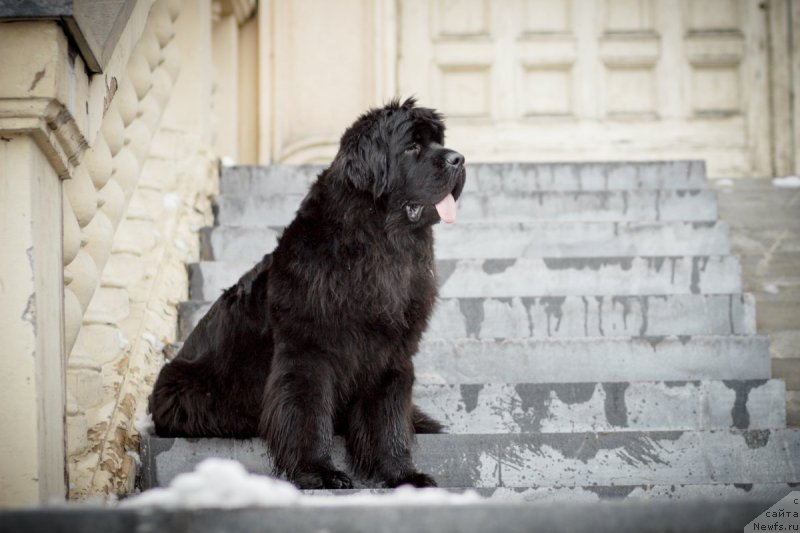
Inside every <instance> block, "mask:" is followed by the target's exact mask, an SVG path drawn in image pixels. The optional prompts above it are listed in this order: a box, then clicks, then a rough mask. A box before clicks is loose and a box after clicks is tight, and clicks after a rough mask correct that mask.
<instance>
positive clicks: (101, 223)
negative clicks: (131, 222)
mask: <svg viewBox="0 0 800 533" xmlns="http://www.w3.org/2000/svg"><path fill="white" fill-rule="evenodd" d="M83 234H84V235H86V236H87V237H88V239H89V242H87V243H86V246H84V250H86V252H87V253H88V254H89V255H90V256H92V259H93V260H94V262H95V265H96V266H97V271H98V272H102V271H103V268H104V267H105V265H106V261H108V256H109V255H111V245H112V243H113V242H114V225H113V224H112V223H111V220H110V219H109V218H108V216H107V215H106V214H105V213H104V212H103V211H98V212H97V213H96V214H95V216H94V218H93V219H92V221H91V222H90V223H89V224H88V225H87V226H86V227H85V228H83Z"/></svg>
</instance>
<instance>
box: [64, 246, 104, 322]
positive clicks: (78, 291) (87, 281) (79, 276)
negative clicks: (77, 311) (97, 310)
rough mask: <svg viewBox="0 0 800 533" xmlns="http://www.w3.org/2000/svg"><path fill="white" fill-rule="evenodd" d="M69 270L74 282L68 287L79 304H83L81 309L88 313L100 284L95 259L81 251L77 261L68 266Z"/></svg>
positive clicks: (76, 257) (76, 258)
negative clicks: (87, 310) (87, 309)
mask: <svg viewBox="0 0 800 533" xmlns="http://www.w3.org/2000/svg"><path fill="white" fill-rule="evenodd" d="M67 270H68V271H69V272H70V273H71V275H72V281H71V282H70V283H69V285H67V287H68V288H69V290H71V291H72V292H73V293H75V296H76V297H77V298H78V302H79V303H80V304H81V309H82V312H81V314H82V313H83V311H86V308H87V307H89V302H90V301H91V299H92V295H93V294H94V291H95V289H96V288H97V283H98V282H99V275H98V273H97V266H96V265H95V263H94V259H92V256H90V255H89V254H88V253H87V252H86V250H84V249H81V250H80V251H79V252H78V255H76V256H75V259H73V260H72V262H71V263H70V264H69V265H67Z"/></svg>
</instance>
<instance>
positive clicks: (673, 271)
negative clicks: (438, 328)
mask: <svg viewBox="0 0 800 533" xmlns="http://www.w3.org/2000/svg"><path fill="white" fill-rule="evenodd" d="M437 278H438V280H439V295H440V296H441V297H444V298H456V297H458V298H461V297H495V298H497V297H513V296H528V295H537V296H584V295H595V296H606V295H608V296H611V295H620V296H622V295H640V294H649V295H657V294H660V295H667V294H723V293H737V292H741V266H740V264H739V261H738V259H736V258H734V257H726V256H712V257H707V256H694V257H658V258H644V257H634V258H589V259H585V258H558V259H556V258H544V259H533V258H530V259H484V260H470V259H462V260H444V261H438V262H437Z"/></svg>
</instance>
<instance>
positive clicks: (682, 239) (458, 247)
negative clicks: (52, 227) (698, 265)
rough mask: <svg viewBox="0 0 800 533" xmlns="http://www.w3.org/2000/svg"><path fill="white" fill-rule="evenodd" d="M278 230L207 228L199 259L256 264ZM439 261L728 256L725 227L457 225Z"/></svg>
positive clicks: (440, 237)
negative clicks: (524, 258) (201, 257)
mask: <svg viewBox="0 0 800 533" xmlns="http://www.w3.org/2000/svg"><path fill="white" fill-rule="evenodd" d="M282 231H283V228H282V227H278V226H276V227H270V228H263V227H261V228H259V227H228V226H221V227H216V228H207V229H206V231H205V232H204V233H203V236H202V241H203V244H204V246H203V259H207V260H211V259H216V260H223V261H258V260H259V259H261V257H263V255H264V254H265V253H267V252H269V251H271V250H272V249H273V248H274V247H275V246H276V244H277V237H278V235H280V233H281V232H282ZM434 234H435V251H436V258H437V259H458V258H470V257H471V258H487V259H488V258H516V257H625V256H637V255H643V256H648V255H652V256H680V255H726V254H728V253H730V241H729V239H728V225H727V224H726V223H724V222H716V223H706V222H697V223H692V222H661V223H654V222H559V223H554V222H525V223H508V222H498V223H492V222H487V223H456V224H453V225H443V224H439V225H437V226H436V227H435V228H434Z"/></svg>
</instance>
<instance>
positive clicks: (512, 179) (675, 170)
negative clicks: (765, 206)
mask: <svg viewBox="0 0 800 533" xmlns="http://www.w3.org/2000/svg"><path fill="white" fill-rule="evenodd" d="M324 168H325V167H324V166H322V165H300V166H293V165H291V166H290V165H285V166H282V165H271V166H238V167H226V168H223V169H222V173H221V179H220V189H221V192H222V193H223V194H226V193H228V192H230V191H236V190H239V191H241V192H248V193H251V192H254V191H258V190H263V191H283V192H287V193H288V192H304V191H305V190H307V189H308V187H309V185H310V183H311V182H312V181H313V180H314V179H315V178H316V176H317V175H318V174H319V173H320V172H322V170H323V169H324ZM466 169H467V180H466V184H465V192H467V193H470V192H473V191H504V190H505V191H516V190H522V191H535V190H559V189H561V190H604V189H607V188H609V187H611V188H618V189H622V188H627V189H658V188H664V189H675V188H706V187H707V186H708V181H707V180H706V173H705V164H704V162H702V161H694V160H681V161H598V162H549V163H474V164H472V163H467V165H466Z"/></svg>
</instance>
